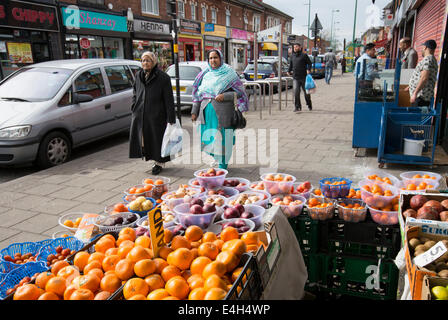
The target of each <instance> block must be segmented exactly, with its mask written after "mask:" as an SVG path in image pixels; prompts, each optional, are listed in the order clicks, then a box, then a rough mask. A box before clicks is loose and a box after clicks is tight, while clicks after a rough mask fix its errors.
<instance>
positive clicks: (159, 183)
mask: <svg viewBox="0 0 448 320" xmlns="http://www.w3.org/2000/svg"><path fill="white" fill-rule="evenodd" d="M164 183H165V182H163V180H161V179H157V180H156V181H155V182H154V184H156V185H161V184H164Z"/></svg>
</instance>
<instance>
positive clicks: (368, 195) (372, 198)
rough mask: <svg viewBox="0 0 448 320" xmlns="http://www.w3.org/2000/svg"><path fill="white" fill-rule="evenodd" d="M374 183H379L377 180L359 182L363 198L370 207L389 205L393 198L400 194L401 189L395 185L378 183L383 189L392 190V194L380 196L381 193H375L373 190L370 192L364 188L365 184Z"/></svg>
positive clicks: (370, 185) (370, 184)
mask: <svg viewBox="0 0 448 320" xmlns="http://www.w3.org/2000/svg"><path fill="white" fill-rule="evenodd" d="M374 184H378V183H376V182H375V181H371V180H362V181H360V182H359V183H358V185H359V187H360V188H361V199H362V201H364V202H365V203H366V204H367V205H368V206H369V207H377V208H383V207H385V206H387V205H389V204H390V203H391V202H392V200H393V199H394V198H395V197H396V196H398V195H399V194H400V190H399V189H397V188H396V187H394V186H391V185H388V184H384V183H382V184H381V183H380V184H378V185H379V186H381V188H382V189H383V191H385V190H390V191H391V192H392V195H391V196H380V195H374V194H373V193H372V192H369V191H367V190H365V189H364V186H369V187H372V186H373V185H374Z"/></svg>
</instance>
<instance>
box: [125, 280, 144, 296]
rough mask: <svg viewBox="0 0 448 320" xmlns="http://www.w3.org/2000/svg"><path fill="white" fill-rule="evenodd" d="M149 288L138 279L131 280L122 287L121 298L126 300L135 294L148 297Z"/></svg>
mask: <svg viewBox="0 0 448 320" xmlns="http://www.w3.org/2000/svg"><path fill="white" fill-rule="evenodd" d="M148 293H149V287H148V285H147V284H146V282H145V280H143V279H140V278H131V279H129V280H128V281H126V283H125V285H124V287H123V296H124V298H125V299H126V300H127V299H129V298H130V297H132V296H135V295H136V294H142V295H144V296H146V295H148Z"/></svg>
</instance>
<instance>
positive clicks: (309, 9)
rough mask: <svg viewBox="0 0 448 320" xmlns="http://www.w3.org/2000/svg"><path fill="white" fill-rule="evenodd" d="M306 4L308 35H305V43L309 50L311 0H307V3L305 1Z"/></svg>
mask: <svg viewBox="0 0 448 320" xmlns="http://www.w3.org/2000/svg"><path fill="white" fill-rule="evenodd" d="M305 5H306V6H308V35H307V45H306V49H307V50H308V53H309V50H310V14H311V0H308V3H305Z"/></svg>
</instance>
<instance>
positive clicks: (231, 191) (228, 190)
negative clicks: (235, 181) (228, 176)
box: [204, 187, 240, 198]
mask: <svg viewBox="0 0 448 320" xmlns="http://www.w3.org/2000/svg"><path fill="white" fill-rule="evenodd" d="M220 190H223V191H224V195H223V196H224V197H225V198H230V197H233V196H234V195H237V194H239V193H240V192H239V191H238V190H237V189H236V188H233V187H219V188H215V189H209V190H207V191H205V194H204V196H205V197H207V196H211V195H214V194H210V193H211V192H218V191H220ZM217 195H219V194H217Z"/></svg>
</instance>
